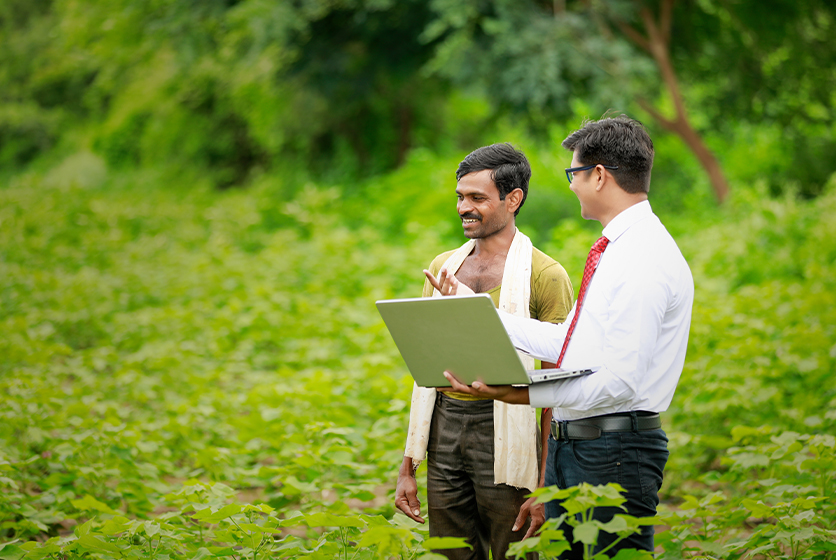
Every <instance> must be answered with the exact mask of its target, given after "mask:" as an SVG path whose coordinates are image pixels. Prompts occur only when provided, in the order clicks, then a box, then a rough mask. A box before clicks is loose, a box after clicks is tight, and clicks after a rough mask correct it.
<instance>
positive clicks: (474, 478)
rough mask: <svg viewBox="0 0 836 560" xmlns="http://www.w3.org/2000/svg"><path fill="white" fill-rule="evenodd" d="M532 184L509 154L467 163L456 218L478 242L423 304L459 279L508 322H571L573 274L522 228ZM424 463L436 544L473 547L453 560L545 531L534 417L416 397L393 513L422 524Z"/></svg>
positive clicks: (446, 258)
mask: <svg viewBox="0 0 836 560" xmlns="http://www.w3.org/2000/svg"><path fill="white" fill-rule="evenodd" d="M530 178H531V167H530V166H529V164H528V160H527V159H526V158H525V156H524V155H523V154H522V152H519V151H517V150H515V149H514V148H513V147H512V146H511V145H510V144H494V145H492V146H486V147H484V148H479V149H478V150H476V151H474V152H473V153H471V154H470V155H468V156H467V157H466V158H465V159H464V161H462V162H461V164H460V165H459V168H458V170H457V171H456V180H457V185H456V195H457V197H458V205H457V209H458V214H459V217H460V219H461V221H462V227H463V229H464V234H465V236H466V237H468V238H469V239H470V241H468V242H467V243H465V245H463V246H462V247H461V248H459V249H457V250H453V251H448V252H446V253H443V254H441V255H439V256H438V257H436V258H435V259H434V260H433V262H432V263H431V264H430V267H429V270H426V271H425V273H426V275H427V280H426V282H425V284H424V293H423V295H424V297H432V296H433V295H434V289H433V286H436V287H437V285H438V282H439V280H437V279H436V277H439V279H440V280H441V281H442V282H443V279H444V278H445V277H446V275H447V274H448V273H449V274H456V276H457V277H458V278H459V279H461V281H463V282H465V283H466V284H467V285H468V286H471V287H473V288H474V290H475V291H477V292H483V293H487V294H489V295H490V296H491V299H492V300H493V302H494V305H496V306H497V307H498V308H500V309H503V310H505V311H507V312H509V313H514V314H517V315H519V316H521V317H531V318H534V319H538V320H540V321H548V322H553V323H560V322H562V321H563V320H565V318H566V315H567V314H568V312H569V310H570V309H571V307H572V286H571V283H570V282H569V277H568V276H567V274H566V271H565V270H564V269H563V267H562V266H560V264H558V263H557V262H555V261H554V260H553V259H551V258H550V257H548V256H547V255H545V254H544V253H542V252H541V251H539V250H537V249H535V248H533V247H532V245H531V241H530V240H529V239H528V238H527V237H526V236H525V235H523V234H522V233H521V232H519V230H517V228H516V225H515V217H516V215H517V213H518V212H519V209H520V207H521V206H522V205H523V203H524V202H525V198H526V196H527V194H528V182H529V179H530ZM435 294H436V295H437V292H435ZM525 360H530V359H529V358H524V361H525ZM530 365H533V363H532V364H530ZM544 365H545V366H550V364H544ZM550 420H551V418H550V417H544V418H541V424H543V425H545V426H546V428H548V423H549V422H550ZM544 433H548V430H547V429H546V430H545V432H544ZM540 448H542V442H541V444H540ZM425 455H426V456H427V461H428V463H427V464H428V471H427V501H428V502H429V503H428V510H429V521H430V535H431V536H438V537H462V538H466V539H467V540H468V542H469V543H470V544H471V545H472V546H473V549H472V550H469V549H454V550H445V551H438V552H440V553H443V554H444V555H446V556H447V557H448V558H451V559H455V560H460V559H461V560H464V559H478V560H487V559H488V557H489V551H490V552H492V553H493V558H495V559H502V558H505V554H506V551H507V549H508V545H509V543H510V542H513V541H518V540H521V539H522V538H524V537H527V536H530V535H533V534H534V532H535V531H536V530H537V529H539V527H540V525H542V523H543V521H544V518H545V517H544V511H543V508H542V506H541V505H536V506H535V505H533V499H526V498H525V496H526V495H527V494H528V493H530V492H531V491H532V490H534V488H535V487H537V486H542V484H543V477H542V473H543V470H544V469H543V467H542V456H541V453H540V451H539V450H538V430H537V418H536V415H535V414H534V413H533V409H530V408H529V410H528V411H526V410H525V409H524V407H519V406H516V405H506V404H504V403H500V404H494V402H493V401H490V400H480V399H474V398H473V397H471V396H469V395H466V394H463V393H451V392H447V393H439V392H436V390H435V389H432V388H421V387H417V386H416V387H415V389H414V391H413V397H412V408H411V411H410V426H409V434H408V437H407V445H406V450H405V452H404V459H403V463H402V464H401V468H400V471H399V473H398V486H397V490H396V496H395V504H396V506H397V507H398V508H399V509H400V510H401V511H403V512H404V513H405V514H406V515H408V516H409V517H411V518H412V519H414V520H416V521H418V522H421V523H423V522H424V520H423V518H421V515H420V514H421V511H420V503H419V502H418V498H417V484H416V481H415V469H416V468H417V466H418V464H419V463H420V461H421V460H423V459H424V457H425ZM529 517H530V518H531V521H530V522H529Z"/></svg>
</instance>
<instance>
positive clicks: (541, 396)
mask: <svg viewBox="0 0 836 560" xmlns="http://www.w3.org/2000/svg"><path fill="white" fill-rule="evenodd" d="M559 383H560V381H553V382H551V383H548V382H547V383H532V384H531V385H529V386H528V401H529V404H530V405H531V406H532V407H533V408H552V407H553V406H554V404H555V403H554V391H555V389H557V387H556V385H558V384H559Z"/></svg>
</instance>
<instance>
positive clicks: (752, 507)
mask: <svg viewBox="0 0 836 560" xmlns="http://www.w3.org/2000/svg"><path fill="white" fill-rule="evenodd" d="M740 504H741V505H742V506H743V507H745V508H746V509H748V510H749V511H751V512H752V515H754V516H755V517H772V507H770V506H768V505H766V504H764V503H763V502H761V501H757V502H756V501H755V500H752V499H749V498H744V499H743V500H742V501H741V502H740Z"/></svg>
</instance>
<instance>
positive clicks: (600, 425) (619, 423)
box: [551, 412, 662, 440]
mask: <svg viewBox="0 0 836 560" xmlns="http://www.w3.org/2000/svg"><path fill="white" fill-rule="evenodd" d="M639 414H644V416H640V415H639ZM634 420H635V424H634ZM661 427H662V419H661V418H660V417H659V415H658V414H649V415H648V414H647V413H638V414H635V416H634V415H633V413H629V412H628V413H626V414H624V413H618V414H616V415H606V416H593V417H592V418H583V419H581V420H568V421H566V422H555V421H552V426H551V433H552V437H553V438H554V439H557V440H560V439H598V438H599V437H601V434H602V433H603V432H632V431H634V430H636V431H639V432H642V431H645V430H658V429H659V428H661Z"/></svg>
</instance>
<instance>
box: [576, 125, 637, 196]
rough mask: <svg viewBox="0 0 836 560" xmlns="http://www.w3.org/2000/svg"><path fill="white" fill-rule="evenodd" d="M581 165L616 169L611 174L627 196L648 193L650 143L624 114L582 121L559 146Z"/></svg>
mask: <svg viewBox="0 0 836 560" xmlns="http://www.w3.org/2000/svg"><path fill="white" fill-rule="evenodd" d="M561 145H562V146H563V147H564V148H566V149H567V150H570V151H573V152H575V155H576V156H577V159H578V162H580V163H581V164H583V165H592V164H596V165H597V164H599V163H600V164H602V165H612V166H618V169H616V170H612V171H611V173H612V175H613V177H614V178H615V181H616V183H618V186H619V187H621V188H622V189H624V190H625V191H627V192H628V193H638V192H644V193H647V192H649V191H650V171H651V169H652V168H653V141H652V140H651V139H650V135H649V134H648V133H647V130H645V128H644V125H642V123H640V122H639V121H637V120H635V119H631V118H629V117H627V116H626V115H619V116H617V117H609V118H602V119H601V120H598V121H585V122H584V123H583V127H582V128H581V129H580V130H576V131H575V132H573V133H572V134H570V135H569V136H567V137H566V140H564V141H563V142H562V144H561Z"/></svg>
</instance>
